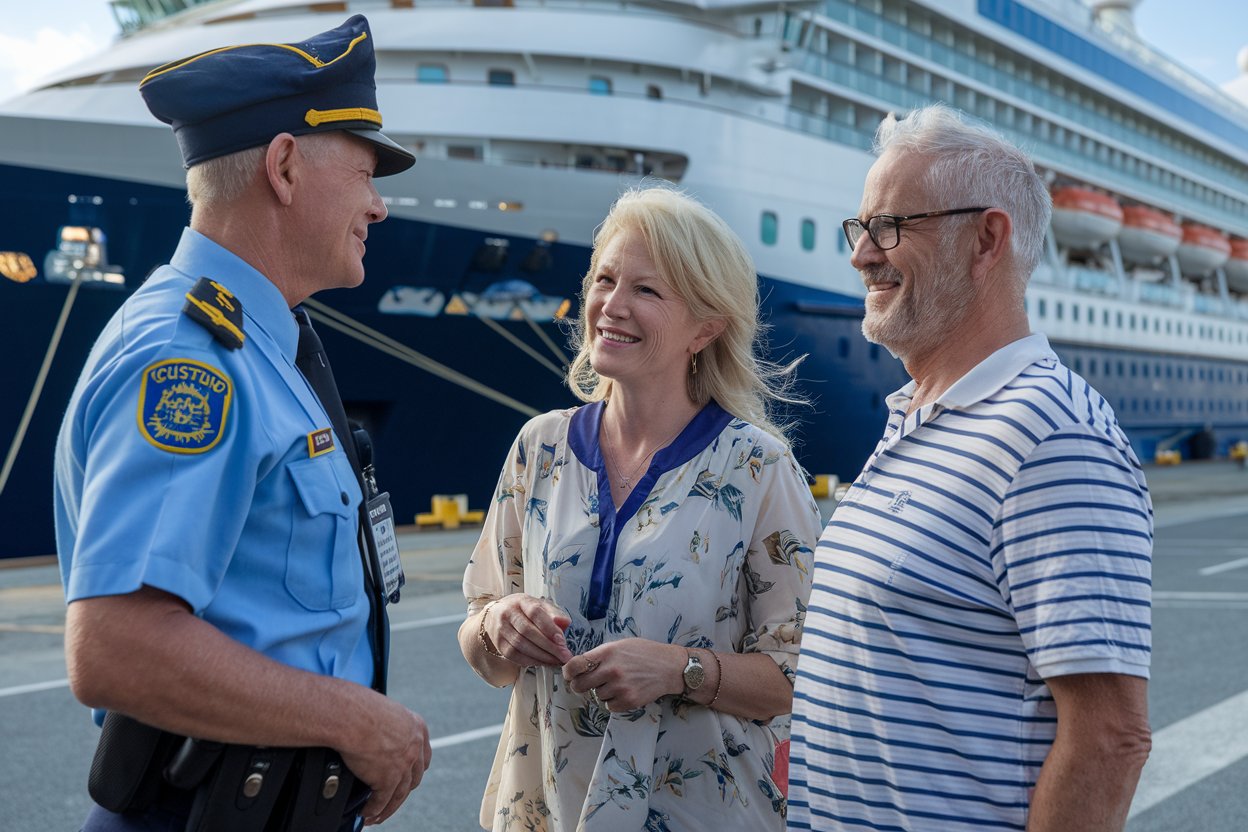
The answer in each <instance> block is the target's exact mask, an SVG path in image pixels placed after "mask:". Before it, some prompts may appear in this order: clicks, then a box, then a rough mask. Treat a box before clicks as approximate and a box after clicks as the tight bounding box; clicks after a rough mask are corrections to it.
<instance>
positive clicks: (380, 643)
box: [293, 306, 390, 693]
mask: <svg viewBox="0 0 1248 832" xmlns="http://www.w3.org/2000/svg"><path fill="white" fill-rule="evenodd" d="M293 312H294V315H295V321H296V323H298V324H299V347H298V349H297V350H296V352H295V366H296V367H298V368H299V372H301V373H303V376H304V378H306V379H307V380H308V384H309V386H311V388H312V392H314V393H316V397H317V398H318V399H320V400H321V406H322V407H324V408H325V412H326V413H327V414H328V415H329V423H330V425H331V426H332V427H333V429H334V433H335V434H336V435H337V437H338V443H339V444H340V445H341V446H342V450H343V451H344V452H345V453H346V455H347V460H348V461H349V462H350V463H351V470H352V471H354V472H355V479H356V482H358V483H359V486H360V493H362V494H364V497H365V498H364V503H361V504H360V517H359V522H360V528H359V534H357V537H358V538H359V541H360V559H361V561H362V563H363V567H364V584H365V591H366V592H367V594H368V604H369V627H370V628H371V630H372V633H373V639H372V641H373V687H374V688H376V689H377V690H378V691H380V692H382V693H385V691H386V665H387V661H386V656H387V655H388V654H389V652H390V651H389V647H390V645H389V640H390V625H389V623H388V621H387V616H386V605H385V601H384V600H383V599H382V592H383V591H384V590H383V589H382V587H381V586H380V584H379V582H378V581H377V579H376V576H378V575H380V574H381V567H380V564H379V563H378V560H377V553H376V552H375V551H374V550H373V545H372V536H371V535H370V534H366V533H365V529H367V526H366V525H365V524H367V523H368V508H367V506H366V505H365V503H367V501H368V491H367V490H366V488H365V485H364V477H363V474H362V471H361V468H360V460H359V455H358V454H357V453H356V449H355V439H354V435H353V433H352V431H351V426H350V425H349V424H348V422H347V411H346V409H345V408H344V407H343V406H342V397H341V396H340V395H339V394H338V385H337V383H335V382H334V371H333V370H332V369H331V368H330V366H329V357H328V356H326V355H325V346H324V345H323V344H322V343H321V338H320V336H319V335H317V334H316V330H315V329H313V328H312V319H311V318H310V317H309V315H308V311H307V310H306V309H304V308H303V307H302V306H297V307H295V308H294V310H293Z"/></svg>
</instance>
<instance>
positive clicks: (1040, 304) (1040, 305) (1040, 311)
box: [1036, 298, 1047, 318]
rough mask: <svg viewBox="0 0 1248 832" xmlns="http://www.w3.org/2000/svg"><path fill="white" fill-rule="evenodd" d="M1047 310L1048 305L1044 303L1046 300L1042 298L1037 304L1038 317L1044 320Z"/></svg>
mask: <svg viewBox="0 0 1248 832" xmlns="http://www.w3.org/2000/svg"><path fill="white" fill-rule="evenodd" d="M1046 309H1047V305H1046V304H1045V302H1044V298H1040V300H1039V301H1037V302H1036V315H1037V316H1038V317H1041V318H1043V317H1044V316H1045V314H1046Z"/></svg>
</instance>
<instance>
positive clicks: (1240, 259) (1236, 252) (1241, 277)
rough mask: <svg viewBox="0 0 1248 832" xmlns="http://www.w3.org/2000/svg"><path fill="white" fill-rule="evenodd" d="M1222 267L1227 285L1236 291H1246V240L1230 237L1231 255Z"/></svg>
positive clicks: (1247, 287)
mask: <svg viewBox="0 0 1248 832" xmlns="http://www.w3.org/2000/svg"><path fill="white" fill-rule="evenodd" d="M1222 268H1223V269H1225V270H1226V282H1227V285H1229V286H1230V287H1231V288H1232V289H1234V290H1235V291H1237V292H1248V240H1242V239H1236V238H1232V239H1231V257H1230V259H1229V260H1227V261H1226V264H1225V265H1224V266H1223V267H1222Z"/></svg>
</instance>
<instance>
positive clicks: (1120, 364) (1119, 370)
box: [1118, 361, 1126, 378]
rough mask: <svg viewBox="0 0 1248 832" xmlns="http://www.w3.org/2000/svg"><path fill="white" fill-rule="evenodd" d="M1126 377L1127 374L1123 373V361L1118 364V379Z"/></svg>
mask: <svg viewBox="0 0 1248 832" xmlns="http://www.w3.org/2000/svg"><path fill="white" fill-rule="evenodd" d="M1125 375H1126V373H1124V372H1123V364H1122V362H1121V361H1119V362H1118V378H1122V377H1123V376H1125Z"/></svg>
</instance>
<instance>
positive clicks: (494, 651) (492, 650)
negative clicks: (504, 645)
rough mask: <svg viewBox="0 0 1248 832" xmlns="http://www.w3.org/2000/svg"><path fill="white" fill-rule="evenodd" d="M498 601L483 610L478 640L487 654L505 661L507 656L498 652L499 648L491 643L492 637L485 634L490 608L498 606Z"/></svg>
mask: <svg viewBox="0 0 1248 832" xmlns="http://www.w3.org/2000/svg"><path fill="white" fill-rule="evenodd" d="M498 601H499V599H498V598H495V599H494V600H493V601H491V602H490V603H488V604H486V605H485V606H484V607H482V608H481V623H480V625H479V626H478V627H477V640H478V641H480V642H481V647H482V648H484V650H485V652H487V653H489V654H490V655H491V656H494V657H496V658H499V659H505V658H506V656H504V655H503V654H502V653H500V652H498V648H497V647H495V646H494V643H493V642H492V641H490V637H489V636H487V635H486V634H485V617H486V616H487V615H489V614H490V607H492V606H494V605H495V604H497V603H498Z"/></svg>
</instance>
